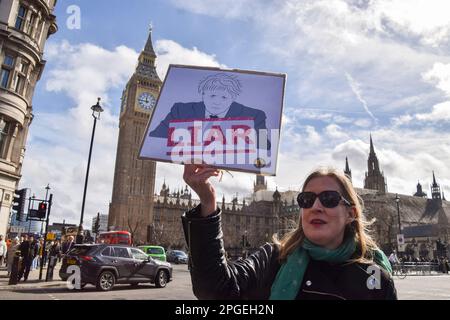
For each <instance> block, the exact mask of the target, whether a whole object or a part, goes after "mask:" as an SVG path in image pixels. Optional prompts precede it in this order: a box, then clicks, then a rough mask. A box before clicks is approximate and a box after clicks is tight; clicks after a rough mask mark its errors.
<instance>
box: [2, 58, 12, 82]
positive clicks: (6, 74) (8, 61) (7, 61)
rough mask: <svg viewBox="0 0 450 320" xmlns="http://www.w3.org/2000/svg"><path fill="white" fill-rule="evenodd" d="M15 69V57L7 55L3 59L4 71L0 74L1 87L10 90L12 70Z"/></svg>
mask: <svg viewBox="0 0 450 320" xmlns="http://www.w3.org/2000/svg"><path fill="white" fill-rule="evenodd" d="M13 68H14V57H13V56H11V55H8V54H6V55H5V58H4V59H3V64H2V71H1V73H0V85H1V86H2V87H3V88H8V85H9V79H10V78H11V74H12V69H13Z"/></svg>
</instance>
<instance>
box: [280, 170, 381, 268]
mask: <svg viewBox="0 0 450 320" xmlns="http://www.w3.org/2000/svg"><path fill="white" fill-rule="evenodd" d="M320 177H331V178H333V179H334V180H335V181H336V182H337V183H338V185H339V187H340V188H341V194H342V196H343V197H344V198H345V199H347V200H348V201H350V203H351V205H352V206H353V207H354V208H355V210H354V212H355V216H354V218H355V220H354V221H353V222H351V223H350V224H348V225H347V226H346V229H345V236H346V237H348V236H351V237H354V239H355V242H356V243H357V250H356V253H355V255H354V256H353V259H352V260H351V262H360V263H368V262H372V261H373V256H372V253H373V251H374V250H375V249H377V248H378V246H377V245H376V243H375V241H374V240H373V239H372V237H371V235H370V234H369V230H368V226H369V225H370V224H371V223H369V222H367V221H366V219H365V217H364V215H363V212H362V211H363V205H362V199H361V198H360V197H359V196H358V194H357V193H356V191H355V189H354V188H353V185H352V183H351V181H350V179H349V178H348V177H347V176H346V175H345V174H344V173H343V172H341V171H339V170H336V169H334V168H320V169H317V170H315V171H314V172H312V173H311V174H310V175H309V176H308V177H307V178H306V180H305V182H304V184H303V188H302V191H304V190H305V188H306V186H307V185H308V183H309V182H310V181H311V180H312V179H315V178H320ZM300 210H301V209H300ZM304 239H305V233H304V231H303V228H302V221H301V215H300V218H299V222H298V225H297V227H296V228H295V229H294V230H292V231H291V232H289V233H287V234H286V235H285V236H284V237H283V238H282V239H281V240H278V239H277V238H276V237H275V238H274V241H275V243H277V244H278V245H279V246H280V257H279V259H280V261H281V262H284V261H285V260H286V259H287V257H288V256H289V255H290V254H291V253H292V252H293V251H294V250H295V249H296V248H297V247H299V246H301V244H302V242H303V240H304Z"/></svg>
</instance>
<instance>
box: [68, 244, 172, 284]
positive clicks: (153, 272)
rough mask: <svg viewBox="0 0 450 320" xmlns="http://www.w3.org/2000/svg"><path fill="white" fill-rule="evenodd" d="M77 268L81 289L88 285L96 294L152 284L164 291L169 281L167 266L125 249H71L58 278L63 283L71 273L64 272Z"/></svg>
mask: <svg viewBox="0 0 450 320" xmlns="http://www.w3.org/2000/svg"><path fill="white" fill-rule="evenodd" d="M71 265H77V266H79V267H80V271H81V286H82V287H84V286H85V285H86V284H87V283H91V284H93V285H95V286H96V287H97V289H98V290H101V291H108V290H111V289H112V288H113V287H114V285H115V284H123V283H128V284H131V285H134V286H136V285H138V284H139V283H141V282H150V283H154V284H155V286H156V287H158V288H164V287H165V286H166V285H167V283H168V282H170V281H171V280H172V266H171V265H170V263H167V262H162V261H158V260H155V259H153V258H152V257H149V256H148V255H146V254H145V253H144V252H143V251H142V250H140V249H138V248H133V247H130V246H125V245H118V244H116V245H114V244H82V245H75V246H74V247H73V249H72V250H70V252H69V253H67V254H66V255H65V256H64V257H63V259H62V265H61V269H60V271H59V276H60V278H61V279H62V280H64V281H66V280H67V279H68V278H69V276H70V275H71V273H68V272H67V268H68V267H69V266H71Z"/></svg>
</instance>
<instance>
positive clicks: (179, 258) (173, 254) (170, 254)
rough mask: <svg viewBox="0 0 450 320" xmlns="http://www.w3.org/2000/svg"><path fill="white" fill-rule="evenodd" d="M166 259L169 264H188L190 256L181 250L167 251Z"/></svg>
mask: <svg viewBox="0 0 450 320" xmlns="http://www.w3.org/2000/svg"><path fill="white" fill-rule="evenodd" d="M166 259H167V261H168V262H174V263H188V255H187V254H186V252H184V251H181V250H169V251H167V254H166Z"/></svg>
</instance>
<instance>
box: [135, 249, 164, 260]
mask: <svg viewBox="0 0 450 320" xmlns="http://www.w3.org/2000/svg"><path fill="white" fill-rule="evenodd" d="M138 248H139V249H141V250H142V251H144V252H145V253H146V254H147V255H148V256H150V257H152V258H154V259H158V260H161V261H166V250H164V248H163V247H161V246H150V245H145V246H139V247H138Z"/></svg>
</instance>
